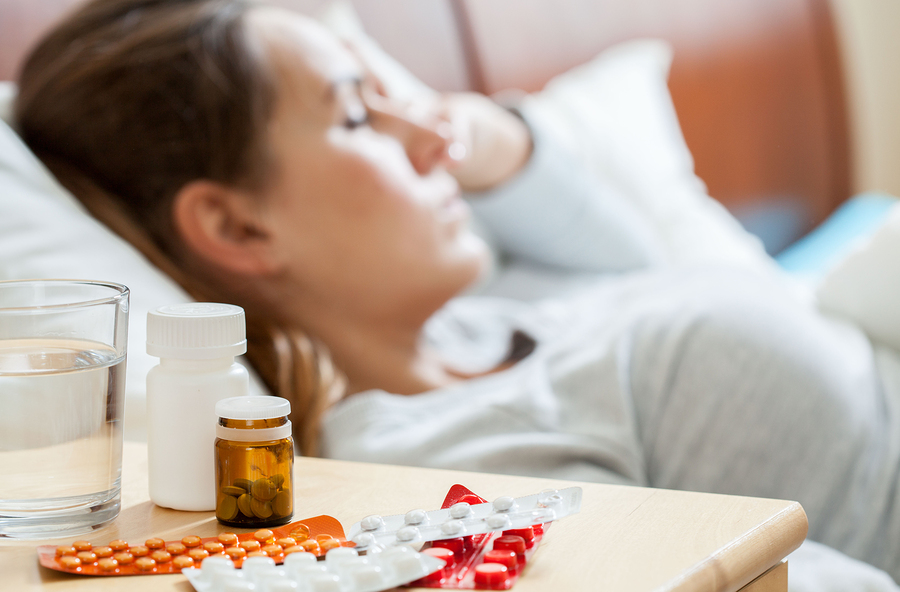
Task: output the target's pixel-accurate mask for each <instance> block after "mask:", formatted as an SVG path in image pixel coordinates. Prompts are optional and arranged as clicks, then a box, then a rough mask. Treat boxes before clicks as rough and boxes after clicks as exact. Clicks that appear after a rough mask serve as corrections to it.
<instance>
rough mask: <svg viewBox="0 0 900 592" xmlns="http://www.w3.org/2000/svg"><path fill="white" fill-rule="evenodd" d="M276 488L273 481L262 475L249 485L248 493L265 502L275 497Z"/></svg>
mask: <svg viewBox="0 0 900 592" xmlns="http://www.w3.org/2000/svg"><path fill="white" fill-rule="evenodd" d="M276 489H277V488H276V487H275V484H274V483H272V482H271V481H270V480H269V479H267V478H265V477H263V478H262V479H257V480H256V481H254V482H253V485H252V486H250V495H252V496H253V499H257V500H260V501H264V502H267V501H269V500H270V499H272V498H273V497H275V491H276Z"/></svg>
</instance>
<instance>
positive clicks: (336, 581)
mask: <svg viewBox="0 0 900 592" xmlns="http://www.w3.org/2000/svg"><path fill="white" fill-rule="evenodd" d="M443 566H444V562H443V561H441V560H440V559H436V558H434V557H430V556H428V555H427V554H424V553H417V552H416V551H414V550H413V549H412V548H410V547H408V546H398V547H394V548H392V549H388V550H385V552H383V553H377V554H372V555H368V556H366V557H361V556H360V555H359V554H358V553H357V552H356V550H355V549H352V548H348V547H341V548H337V549H332V550H331V551H329V552H328V553H327V554H326V555H325V560H324V561H316V557H315V556H314V555H312V554H311V553H292V554H290V555H287V556H286V557H285V558H284V563H283V564H282V565H280V566H277V567H276V565H275V561H274V560H272V559H271V558H270V557H250V558H247V559H246V560H244V563H243V566H242V568H241V569H235V568H234V564H233V562H232V561H231V560H230V559H228V558H227V557H208V558H206V559H204V560H203V563H202V564H201V566H200V569H196V568H189V569H185V570H182V572H181V573H183V574H184V575H186V576H187V578H188V580H189V581H190V582H191V585H193V586H194V589H195V590H197V592H378V591H379V590H388V589H391V588H395V587H397V586H401V585H403V584H407V583H409V582H412V581H414V580H418V579H420V578H423V577H425V576H426V575H428V574H430V573H433V572H435V571H437V570H438V569H440V568H442V567H443Z"/></svg>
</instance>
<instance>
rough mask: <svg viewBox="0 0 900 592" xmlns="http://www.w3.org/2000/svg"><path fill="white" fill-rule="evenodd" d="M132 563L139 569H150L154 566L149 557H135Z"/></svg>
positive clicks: (154, 563)
mask: <svg viewBox="0 0 900 592" xmlns="http://www.w3.org/2000/svg"><path fill="white" fill-rule="evenodd" d="M134 564H135V565H136V566H137V568H138V569H139V570H141V571H150V570H152V569H155V568H156V562H155V561H153V560H152V559H150V558H149V557H141V558H139V559H137V560H136V561H135V562H134Z"/></svg>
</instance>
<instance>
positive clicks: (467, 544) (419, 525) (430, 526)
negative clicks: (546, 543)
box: [348, 485, 581, 590]
mask: <svg viewBox="0 0 900 592" xmlns="http://www.w3.org/2000/svg"><path fill="white" fill-rule="evenodd" d="M580 508H581V488H578V487H572V488H568V489H564V490H549V491H544V492H541V493H539V494H536V495H532V496H527V497H523V498H516V499H514V498H511V497H507V496H504V497H500V498H497V499H496V500H494V502H493V503H488V502H487V500H485V499H484V498H482V497H480V496H478V495H476V494H475V493H473V492H472V491H470V490H469V489H467V488H466V487H463V486H462V485H454V486H453V487H452V488H451V489H450V492H449V493H448V494H447V497H446V498H445V499H444V503H443V504H442V505H441V510H435V511H432V512H425V511H423V510H411V511H410V512H407V513H406V514H405V515H397V516H388V517H381V516H367V517H366V518H364V519H363V520H361V521H360V522H358V523H357V524H354V525H353V526H351V527H350V531H349V534H348V536H349V537H350V538H351V540H353V541H354V542H355V543H356V544H357V549H358V550H360V551H364V552H368V553H371V552H378V551H380V550H381V549H387V548H390V547H392V546H398V545H414V546H421V552H422V553H426V554H428V555H430V556H432V557H435V558H437V559H441V560H443V561H444V563H445V565H444V567H443V568H442V569H439V570H437V571H435V572H433V573H431V574H429V575H427V576H425V577H423V578H421V579H419V580H416V581H414V582H411V583H410V584H408V585H410V586H418V587H428V588H453V589H487V590H507V589H509V588H511V587H512V586H513V585H514V584H515V583H516V581H517V580H518V578H519V576H520V575H521V573H522V570H523V569H524V568H525V565H526V564H527V563H528V561H529V560H530V559H531V557H532V555H534V553H535V551H536V550H537V548H538V545H539V544H540V542H541V539H542V538H543V536H544V533H545V531H546V529H547V528H548V527H549V523H550V522H551V521H553V520H557V519H559V518H562V517H564V516H567V515H570V514H574V513H576V512H578V511H579V510H580Z"/></svg>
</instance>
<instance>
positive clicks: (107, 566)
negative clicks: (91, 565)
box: [97, 557, 119, 571]
mask: <svg viewBox="0 0 900 592" xmlns="http://www.w3.org/2000/svg"><path fill="white" fill-rule="evenodd" d="M97 565H99V566H100V569H102V570H103V571H116V569H118V568H119V562H118V561H116V560H115V559H113V558H112V557H104V558H103V559H101V560H100V561H98V562H97Z"/></svg>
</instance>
